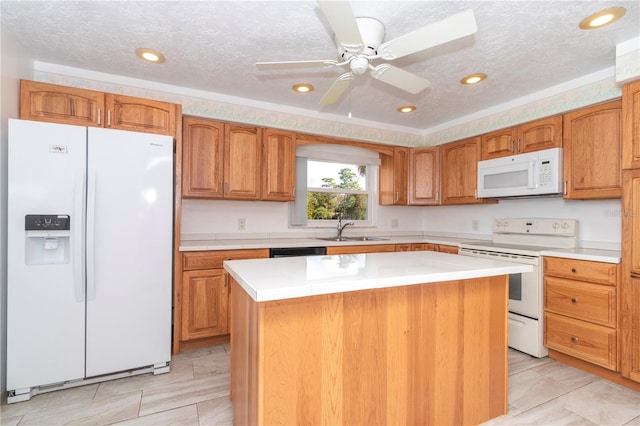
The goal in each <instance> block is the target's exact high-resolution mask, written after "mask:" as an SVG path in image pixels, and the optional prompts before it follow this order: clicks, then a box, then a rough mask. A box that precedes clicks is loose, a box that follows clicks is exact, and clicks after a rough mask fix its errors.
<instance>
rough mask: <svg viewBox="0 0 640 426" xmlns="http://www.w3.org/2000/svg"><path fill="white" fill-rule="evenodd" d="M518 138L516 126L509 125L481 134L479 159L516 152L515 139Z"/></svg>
mask: <svg viewBox="0 0 640 426" xmlns="http://www.w3.org/2000/svg"><path fill="white" fill-rule="evenodd" d="M517 139H518V128H517V127H509V128H507V129H500V130H496V131H495V132H491V133H487V134H484V135H482V142H481V145H482V150H481V159H482V160H488V159H490V158H498V157H506V156H508V155H514V154H515V153H516V140H517Z"/></svg>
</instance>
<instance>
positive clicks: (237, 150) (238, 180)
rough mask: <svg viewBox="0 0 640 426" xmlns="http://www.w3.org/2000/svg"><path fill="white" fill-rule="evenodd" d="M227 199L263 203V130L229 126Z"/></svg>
mask: <svg viewBox="0 0 640 426" xmlns="http://www.w3.org/2000/svg"><path fill="white" fill-rule="evenodd" d="M224 157H225V168H224V186H225V188H224V196H225V198H233V199H239V200H259V199H260V188H261V186H262V161H261V158H262V129H259V128H257V127H249V126H239V125H235V124H227V125H225V144H224Z"/></svg>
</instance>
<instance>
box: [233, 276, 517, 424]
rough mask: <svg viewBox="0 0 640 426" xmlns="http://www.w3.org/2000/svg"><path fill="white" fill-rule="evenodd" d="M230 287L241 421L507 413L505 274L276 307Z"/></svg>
mask: <svg viewBox="0 0 640 426" xmlns="http://www.w3.org/2000/svg"><path fill="white" fill-rule="evenodd" d="M230 281H231V285H232V290H231V291H232V293H231V309H232V311H233V314H232V321H231V328H232V330H231V393H232V395H233V419H234V424H239V425H296V424H299V425H302V424H304V425H320V424H325V425H357V424H358V425H365V424H367V425H467V424H479V423H483V422H486V421H487V420H489V419H491V418H494V417H497V416H500V415H502V414H505V413H506V412H507V312H506V311H507V309H506V305H507V287H508V285H507V279H506V277H505V276H495V277H485V278H473V279H468V280H454V281H448V282H442V283H429V284H415V285H408V286H399V287H389V288H380V289H372V290H361V291H349V292H344V293H333V294H323V295H318V296H310V297H299V298H293V299H285V300H274V301H266V302H255V301H254V300H253V299H252V298H251V297H250V296H249V295H248V294H247V293H246V292H245V291H244V290H243V289H242V288H241V287H240V286H239V284H238V283H237V282H235V280H233V278H231V279H230ZM468 348H471V350H469V349H468Z"/></svg>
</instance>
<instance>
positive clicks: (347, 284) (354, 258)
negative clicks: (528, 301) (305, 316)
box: [224, 251, 533, 302]
mask: <svg viewBox="0 0 640 426" xmlns="http://www.w3.org/2000/svg"><path fill="white" fill-rule="evenodd" d="M224 268H225V269H226V270H227V271H228V272H229V273H230V274H231V276H232V277H233V278H234V279H235V280H236V281H237V282H238V283H239V284H240V286H242V288H243V289H244V290H245V291H246V292H247V293H248V294H249V295H250V296H251V298H253V300H255V301H256V302H266V301H272V300H282V299H290V298H294V297H307V296H316V295H320V294H330V293H341V292H346V291H357V290H368V289H374V288H384V287H397V286H403V285H412V284H422V283H435V282H442V281H452V280H461V279H469V278H479V277H489V276H495V275H505V274H515V273H521V272H531V271H532V270H533V267H532V266H531V265H524V264H519V263H512V262H504V261H499V260H491V259H481V258H475V257H466V256H458V255H454V254H447V253H439V252H431V251H416V252H395V253H371V254H348V255H333V256H305V257H280V258H274V259H249V260H227V261H225V262H224Z"/></svg>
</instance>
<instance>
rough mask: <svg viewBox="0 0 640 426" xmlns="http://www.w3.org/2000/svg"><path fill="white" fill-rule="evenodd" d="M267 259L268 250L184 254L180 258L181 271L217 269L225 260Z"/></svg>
mask: <svg viewBox="0 0 640 426" xmlns="http://www.w3.org/2000/svg"><path fill="white" fill-rule="evenodd" d="M265 257H269V249H250V250H211V251H193V252H185V253H183V257H182V269H183V270H185V271H191V270H194V269H219V268H222V262H224V261H225V260H238V259H259V258H265Z"/></svg>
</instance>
